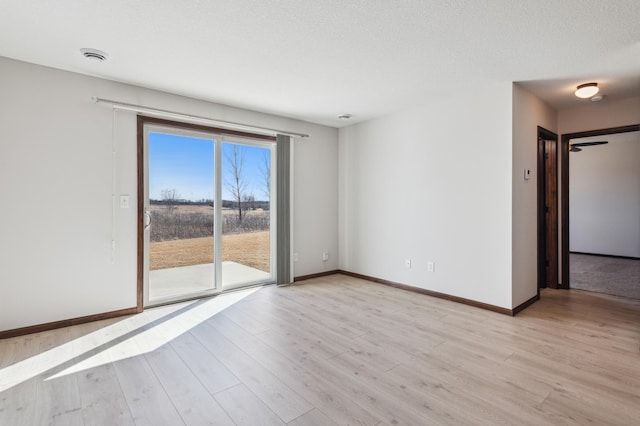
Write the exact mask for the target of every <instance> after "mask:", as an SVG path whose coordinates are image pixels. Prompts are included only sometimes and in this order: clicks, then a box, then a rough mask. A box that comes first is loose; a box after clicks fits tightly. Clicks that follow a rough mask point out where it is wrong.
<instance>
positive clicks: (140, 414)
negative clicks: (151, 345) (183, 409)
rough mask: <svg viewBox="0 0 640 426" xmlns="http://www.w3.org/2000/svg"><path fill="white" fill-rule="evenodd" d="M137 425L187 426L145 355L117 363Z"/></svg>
mask: <svg viewBox="0 0 640 426" xmlns="http://www.w3.org/2000/svg"><path fill="white" fill-rule="evenodd" d="M114 365H115V370H116V373H117V375H118V380H119V382H120V385H121V386H122V391H123V393H124V395H125V398H126V401H127V405H128V406H129V409H130V411H131V415H132V416H133V420H134V422H135V424H136V425H145V426H147V425H148V426H154V425H164V424H166V425H169V424H170V425H183V424H185V423H184V422H183V421H182V418H181V417H180V415H179V414H178V411H177V410H176V408H175V406H174V405H173V402H172V401H171V399H170V398H169V396H168V395H167V393H166V392H165V390H164V388H163V387H162V385H161V384H160V382H159V381H158V379H157V377H156V376H155V374H154V372H153V370H152V369H151V367H150V366H149V364H148V363H147V361H146V359H145V358H144V357H143V356H135V357H132V358H126V359H123V360H121V361H117V362H115V363H114Z"/></svg>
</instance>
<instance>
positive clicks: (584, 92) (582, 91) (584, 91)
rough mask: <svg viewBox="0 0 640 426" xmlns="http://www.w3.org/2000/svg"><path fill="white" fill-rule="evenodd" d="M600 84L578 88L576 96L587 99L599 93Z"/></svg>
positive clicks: (584, 85) (590, 84)
mask: <svg viewBox="0 0 640 426" xmlns="http://www.w3.org/2000/svg"><path fill="white" fill-rule="evenodd" d="M598 90H600V89H598V83H584V84H581V85H580V86H578V87H577V88H576V96H577V97H579V98H582V99H587V98H590V97H592V96H593V95H595V94H596V93H598Z"/></svg>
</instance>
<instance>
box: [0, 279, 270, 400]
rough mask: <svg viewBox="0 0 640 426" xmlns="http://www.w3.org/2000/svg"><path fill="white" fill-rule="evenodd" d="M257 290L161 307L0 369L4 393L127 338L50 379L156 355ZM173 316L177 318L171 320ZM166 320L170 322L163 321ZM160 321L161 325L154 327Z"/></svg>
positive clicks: (1, 386) (0, 384)
mask: <svg viewBox="0 0 640 426" xmlns="http://www.w3.org/2000/svg"><path fill="white" fill-rule="evenodd" d="M257 290H259V287H258V288H251V289H246V290H240V291H235V292H231V293H227V294H222V295H219V296H216V297H214V298H211V299H209V300H207V301H204V302H197V301H190V302H184V303H178V304H173V305H167V306H161V307H157V308H153V309H148V310H146V311H145V312H143V313H142V314H138V315H133V316H131V317H128V318H125V319H123V320H120V321H117V322H115V323H113V324H110V325H108V326H105V327H102V328H100V329H99V330H96V331H93V332H91V333H88V334H86V335H84V336H82V337H79V338H77V339H74V340H72V341H69V342H67V343H64V344H62V345H60V346H57V347H55V348H53V349H50V350H48V351H46V352H42V353H40V354H37V355H35V356H32V357H30V358H27V359H24V360H22V361H19V362H17V363H15V364H12V365H9V366H7V367H5V368H2V369H0V392H3V391H5V390H7V389H10V388H12V387H13V386H16V385H18V384H20V383H23V382H25V381H27V380H29V379H31V378H34V377H37V376H39V375H41V374H43V373H46V372H47V371H49V370H51V369H54V368H56V367H59V366H61V365H63V364H65V363H68V362H70V361H72V360H73V359H74V358H77V357H82V356H83V355H84V354H87V353H89V352H91V351H95V350H96V349H98V348H100V347H101V346H103V345H108V344H109V343H110V342H113V341H114V340H118V339H121V338H124V337H125V336H126V335H127V334H134V335H133V336H132V337H130V338H125V340H123V341H122V342H119V343H115V344H114V345H113V346H109V347H107V348H105V350H103V351H100V352H99V353H97V354H95V355H93V356H90V357H89V358H87V359H83V360H82V361H80V362H78V363H76V364H74V365H73V366H71V367H69V368H67V369H65V370H63V371H61V372H59V373H57V374H55V375H53V376H51V377H49V378H48V379H52V378H57V377H61V376H64V375H66V374H71V373H75V372H78V371H82V370H84V369H87V368H91V367H96V366H99V365H103V364H105V363H109V362H115V361H118V360H121V359H125V358H129V357H133V356H137V355H141V354H144V353H147V352H150V351H153V350H155V349H157V348H159V347H160V346H162V345H163V344H166V343H168V342H170V341H171V340H172V339H174V338H176V337H178V336H179V335H181V334H183V333H185V332H187V331H188V330H190V329H191V328H193V327H195V326H197V325H198V324H201V323H202V322H204V321H206V320H207V319H208V318H210V317H212V316H213V315H215V314H217V313H219V312H221V311H223V310H224V309H226V308H228V307H229V306H231V305H233V304H234V303H237V302H239V301H240V300H242V299H244V298H245V297H247V296H249V295H251V294H252V293H254V292H256V291H257ZM180 310H185V312H183V313H177V314H176V312H178V311H180ZM172 315H175V316H173V317H171V316H172ZM166 317H170V318H169V319H166V320H164V321H161V320H163V319H164V318H166ZM158 321H161V322H159V323H158V324H157V325H153V323H154V322H158ZM140 330H142V331H140ZM138 331H139V332H138ZM48 379H47V380H48Z"/></svg>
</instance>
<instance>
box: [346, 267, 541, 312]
mask: <svg viewBox="0 0 640 426" xmlns="http://www.w3.org/2000/svg"><path fill="white" fill-rule="evenodd" d="M340 273H341V274H342V275H347V276H350V277H354V278H360V279H363V280H367V281H373V282H374V283H378V284H384V285H388V286H389V287H395V288H399V289H401V290H406V291H411V292H414V293H420V294H424V295H427V296H431V297H436V298H438V299H444V300H449V301H451V302H456V303H462V304H463V305H469V306H474V307H476V308H481V309H486V310H488V311H493V312H497V313H499V314H503V315H509V316H513V315H514V314H515V312H514V309H507V308H503V307H500V306H495V305H490V304H488V303H482V302H477V301H475V300H471V299H465V298H464V297H458V296H452V295H450V294H446V293H440V292H437V291H432V290H425V289H423V288H419V287H412V286H410V285H406V284H400V283H397V282H394V281H389V280H383V279H381V278H376V277H371V276H368V275H363V274H357V273H355V272H348V271H342V270H341V271H340ZM528 302H529V301H527V302H525V303H528ZM531 303H533V302H531ZM521 306H522V305H521ZM525 307H526V306H524V307H523V308H522V309H524V308H525Z"/></svg>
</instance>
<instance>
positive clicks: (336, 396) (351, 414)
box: [237, 337, 380, 426]
mask: <svg viewBox="0 0 640 426" xmlns="http://www.w3.org/2000/svg"><path fill="white" fill-rule="evenodd" d="M237 343H238V344H239V345H240V346H241V347H242V350H243V351H244V352H246V353H247V354H248V355H249V356H251V357H252V358H253V359H254V361H255V362H256V363H258V364H260V365H262V366H263V367H265V368H266V369H267V370H268V371H270V372H271V373H272V374H274V375H275V376H277V377H278V378H280V379H281V380H282V381H283V382H284V383H286V384H287V385H288V386H289V387H291V388H292V389H293V390H294V391H296V392H297V393H298V394H299V395H300V396H302V397H303V398H305V400H307V401H309V402H311V403H312V404H313V405H314V406H315V407H316V408H319V409H320V410H322V411H323V412H324V413H325V414H326V415H327V416H328V417H330V418H331V419H332V420H333V421H334V422H335V423H337V424H340V425H363V426H364V425H370V426H373V425H375V424H376V423H378V422H379V421H380V419H379V418H378V417H375V416H373V415H372V414H371V412H369V411H368V410H366V409H364V408H362V407H361V406H360V405H359V404H357V403H356V402H355V401H354V400H353V399H352V398H351V395H350V393H349V392H347V391H346V390H345V389H344V388H343V386H342V384H340V383H332V382H330V381H328V380H327V379H326V378H325V377H324V375H317V374H313V373H311V372H310V371H308V370H307V368H306V367H305V366H304V365H301V363H299V362H296V361H295V360H293V359H291V358H287V357H286V355H285V354H283V353H282V352H279V350H278V349H279V347H278V346H277V345H274V346H270V345H268V344H267V343H265V342H263V341H261V340H259V339H258V338H254V337H251V338H247V339H245V340H243V341H238V342H237Z"/></svg>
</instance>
